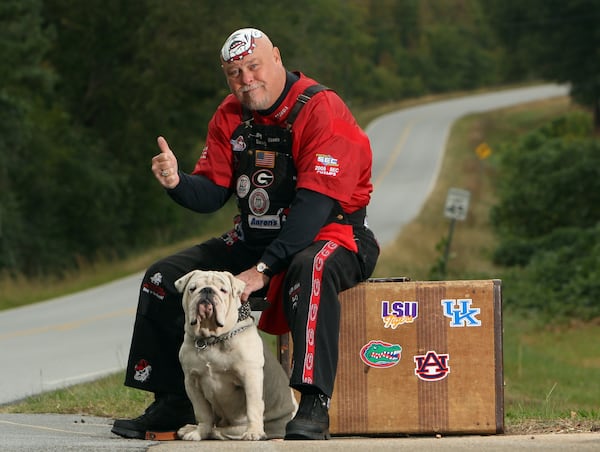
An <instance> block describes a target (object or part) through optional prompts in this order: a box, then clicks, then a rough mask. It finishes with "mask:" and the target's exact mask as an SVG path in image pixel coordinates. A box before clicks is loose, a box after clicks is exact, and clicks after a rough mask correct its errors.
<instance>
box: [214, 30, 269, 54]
mask: <svg viewBox="0 0 600 452" xmlns="http://www.w3.org/2000/svg"><path fill="white" fill-rule="evenodd" d="M260 37H262V32H261V31H260V30H257V29H256V28H242V29H241V30H237V31H234V32H233V33H232V34H231V36H229V38H227V40H226V41H225V44H223V48H222V49H221V58H223V61H225V62H227V63H231V62H232V61H237V60H241V59H243V58H244V57H245V56H248V55H250V54H251V53H252V52H253V51H254V48H255V47H256V43H255V42H254V40H255V39H257V38H260Z"/></svg>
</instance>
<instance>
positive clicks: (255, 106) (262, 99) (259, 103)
mask: <svg viewBox="0 0 600 452" xmlns="http://www.w3.org/2000/svg"><path fill="white" fill-rule="evenodd" d="M261 88H264V84H262V83H255V84H253V85H249V86H244V87H242V88H240V89H239V90H237V91H236V93H235V94H236V97H237V98H238V100H239V101H240V102H241V103H242V105H244V106H245V107H247V108H249V109H250V110H266V109H268V108H269V107H270V106H271V104H270V100H269V96H268V95H267V92H266V90H264V89H261ZM258 93H260V94H262V96H258V95H256V94H258Z"/></svg>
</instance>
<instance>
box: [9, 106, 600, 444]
mask: <svg viewBox="0 0 600 452" xmlns="http://www.w3.org/2000/svg"><path fill="white" fill-rule="evenodd" d="M572 108H574V107H573V106H572V105H571V104H570V103H569V101H568V100H566V99H555V100H548V101H544V102H537V103H531V104H528V105H523V106H519V107H515V108H509V109H505V110H499V111H495V112H491V113H489V114H484V115H474V116H469V117H466V118H464V119H462V120H460V121H458V122H457V123H456V124H455V126H454V127H453V130H452V133H451V136H450V139H449V142H448V148H447V151H446V155H445V157H444V161H443V165H442V170H441V173H440V178H439V180H438V182H437V185H436V187H435V189H434V190H433V192H432V193H431V196H430V198H429V199H428V201H427V203H426V205H425V207H424V208H423V210H422V211H421V212H420V214H419V215H418V217H417V218H416V219H415V220H414V221H413V222H412V223H410V224H408V225H406V226H405V227H404V228H403V230H402V231H401V232H400V234H399V235H398V237H397V238H396V240H395V242H394V243H393V244H392V245H391V246H389V247H388V248H386V249H385V250H384V251H383V253H382V256H381V258H380V261H379V263H378V266H377V269H376V271H375V276H396V275H405V276H409V277H411V278H412V279H413V280H424V279H429V275H430V270H431V267H432V265H433V264H434V262H435V261H436V259H438V258H439V255H440V251H439V250H436V244H438V243H439V242H440V240H441V239H442V238H443V237H444V236H445V235H446V234H447V232H448V221H447V220H445V219H444V218H443V215H442V211H443V204H444V201H445V197H446V193H447V190H448V188H449V187H460V188H466V189H468V190H470V191H471V203H470V207H469V215H468V218H467V220H466V221H464V222H459V223H457V225H456V229H455V233H454V238H453V242H452V247H451V258H450V260H449V262H448V267H447V279H474V278H490V277H498V276H499V275H500V274H501V270H502V269H501V268H496V267H494V265H492V263H491V262H490V254H491V250H492V249H493V246H494V236H493V234H492V232H491V230H490V227H489V221H488V212H489V209H490V207H491V206H492V205H493V203H494V201H495V197H494V190H493V186H494V184H493V181H494V178H495V177H498V175H497V174H496V172H495V165H494V162H495V158H496V153H493V154H492V156H491V157H490V158H489V159H487V160H485V161H481V160H479V159H478V158H477V157H476V155H475V152H474V150H475V148H476V146H477V145H478V144H479V143H481V142H483V141H485V142H487V143H488V144H489V145H490V147H491V148H492V150H493V151H494V150H495V149H497V148H498V147H499V146H500V144H501V143H502V142H504V141H506V140H509V139H511V138H512V137H514V136H515V135H516V134H519V133H522V132H524V131H527V130H530V129H531V128H533V127H537V126H538V125H540V124H542V123H544V122H546V121H548V120H550V119H552V118H553V117H556V116H558V115H560V114H561V113H564V112H566V111H568V110H569V109H572ZM389 109H392V107H391V106H390V107H389ZM379 113H381V111H379ZM365 117H368V114H366V116H365ZM179 245H180V244H179ZM179 245H178V246H173V247H169V248H163V249H160V250H154V251H153V252H152V253H150V254H149V255H146V256H141V257H138V258H136V260H135V262H134V263H131V262H129V263H127V264H126V265H124V267H125V268H133V267H136V265H137V267H136V268H135V271H139V270H141V269H143V268H144V266H145V265H147V264H148V263H150V262H152V261H153V260H154V259H155V257H156V255H157V254H158V255H164V254H165V253H166V252H167V251H169V250H170V249H175V248H177V247H179ZM113 267H114V265H113ZM561 325H562V326H561V327H560V328H558V327H555V328H553V327H552V326H550V325H540V324H539V322H537V321H536V319H526V318H523V317H518V316H516V315H514V314H512V313H510V312H505V313H504V344H503V345H504V375H505V413H506V423H507V430H508V431H509V432H516V433H524V432H527V433H529V432H538V431H541V430H546V431H577V430H578V429H583V430H587V431H589V430H590V429H592V430H597V429H600V385H599V384H598V381H600V353H599V352H598V344H600V326H599V325H598V324H575V323H573V324H571V325H568V326H565V324H564V322H562V323H561ZM123 379H124V375H123V374H122V373H120V374H118V375H113V376H111V377H108V378H105V379H102V380H99V381H96V382H93V383H87V384H82V385H76V386H72V387H69V388H66V389H63V390H59V391H53V392H50V393H46V394H42V395H39V396H34V397H30V398H28V399H26V400H24V401H22V402H20V403H16V404H13V405H9V406H4V407H0V412H28V413H30V412H33V413H42V412H52V413H78V414H90V415H99V416H107V417H113V418H114V417H130V416H137V415H139V414H140V413H141V412H142V411H143V409H144V408H145V407H146V406H147V405H148V403H149V402H150V400H151V397H152V396H151V395H149V394H146V393H143V392H141V391H136V390H131V389H128V388H126V387H124V386H123V384H122V382H123Z"/></svg>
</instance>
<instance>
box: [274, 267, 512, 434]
mask: <svg viewBox="0 0 600 452" xmlns="http://www.w3.org/2000/svg"><path fill="white" fill-rule="evenodd" d="M340 300H341V304H342V318H341V327H340V358H339V364H338V373H337V378H336V383H335V389H334V393H333V397H332V401H331V407H330V417H331V421H330V422H331V424H330V431H331V433H332V434H335V435H403V434H435V433H442V434H459V433H478V434H494V433H502V432H503V431H504V400H503V369H502V316H501V282H500V280H495V279H494V280H478V281H407V280H406V278H396V279H371V280H369V281H367V282H364V283H361V284H359V285H358V286H356V287H354V288H352V289H350V290H347V291H345V292H343V293H341V294H340ZM279 340H280V360H281V362H282V365H283V366H284V368H286V370H288V369H289V368H290V365H291V360H290V356H291V354H290V351H289V347H291V344H289V342H290V339H289V337H288V336H287V335H285V336H281V337H280V339H279Z"/></svg>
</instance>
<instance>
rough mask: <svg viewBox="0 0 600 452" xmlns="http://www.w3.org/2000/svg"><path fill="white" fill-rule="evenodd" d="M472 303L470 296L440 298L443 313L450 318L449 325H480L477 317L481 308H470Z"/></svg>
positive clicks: (454, 326)
mask: <svg viewBox="0 0 600 452" xmlns="http://www.w3.org/2000/svg"><path fill="white" fill-rule="evenodd" d="M472 303H473V300H471V299H470V298H465V299H459V300H454V299H445V300H442V307H443V308H444V315H445V316H446V317H449V318H450V326H451V327H453V328H456V327H463V326H481V320H479V319H478V318H477V316H478V315H479V314H480V313H481V309H479V308H472V307H471V304H472Z"/></svg>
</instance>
